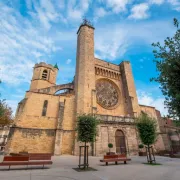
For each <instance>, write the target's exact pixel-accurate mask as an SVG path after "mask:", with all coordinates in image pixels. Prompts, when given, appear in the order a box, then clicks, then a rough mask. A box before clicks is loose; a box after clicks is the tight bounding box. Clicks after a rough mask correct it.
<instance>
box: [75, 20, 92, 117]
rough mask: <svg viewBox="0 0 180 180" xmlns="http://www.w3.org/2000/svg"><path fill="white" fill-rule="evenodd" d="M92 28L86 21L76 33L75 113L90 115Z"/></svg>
mask: <svg viewBox="0 0 180 180" xmlns="http://www.w3.org/2000/svg"><path fill="white" fill-rule="evenodd" d="M94 61H95V60H94V27H93V26H92V25H91V24H90V22H88V21H87V20H86V19H85V20H84V21H83V23H82V24H81V25H80V27H79V29H78V31H77V53H76V76H75V93H76V108H77V109H76V112H77V114H79V113H92V108H93V105H92V93H93V91H94V90H95V67H94V66H95V62H94Z"/></svg>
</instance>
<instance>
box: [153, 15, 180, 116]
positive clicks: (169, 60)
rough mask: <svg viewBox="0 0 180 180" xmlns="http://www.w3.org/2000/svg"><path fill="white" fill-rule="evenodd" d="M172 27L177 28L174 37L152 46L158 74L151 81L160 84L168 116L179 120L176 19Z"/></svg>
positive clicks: (179, 41)
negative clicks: (162, 43)
mask: <svg viewBox="0 0 180 180" xmlns="http://www.w3.org/2000/svg"><path fill="white" fill-rule="evenodd" d="M174 26H175V27H176V28H177V30H176V32H175V35H174V36H173V37H172V38H171V37H167V38H166V39H165V40H164V45H161V44H160V43H159V42H157V43H153V44H152V46H153V47H155V50H154V51H153V53H154V56H155V60H154V62H155V63H156V69H157V71H158V72H159V73H158V76H157V77H155V78H152V79H151V80H154V81H156V82H159V83H160V85H161V87H160V88H161V91H162V93H163V95H164V96H165V105H166V106H167V108H168V111H169V114H170V116H171V117H174V118H177V119H180V29H179V22H178V20H177V19H174Z"/></svg>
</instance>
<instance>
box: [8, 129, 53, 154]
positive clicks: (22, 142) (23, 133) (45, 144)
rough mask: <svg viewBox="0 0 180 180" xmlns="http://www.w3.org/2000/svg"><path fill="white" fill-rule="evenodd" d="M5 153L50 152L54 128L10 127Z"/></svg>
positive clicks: (51, 150) (51, 151)
mask: <svg viewBox="0 0 180 180" xmlns="http://www.w3.org/2000/svg"><path fill="white" fill-rule="evenodd" d="M8 139H9V140H8V144H7V146H6V153H11V152H14V153H18V152H20V151H26V152H29V153H52V154H53V149H54V140H55V130H52V129H29V128H27V129H24V128H16V127H14V128H11V130H10V134H9V138H8Z"/></svg>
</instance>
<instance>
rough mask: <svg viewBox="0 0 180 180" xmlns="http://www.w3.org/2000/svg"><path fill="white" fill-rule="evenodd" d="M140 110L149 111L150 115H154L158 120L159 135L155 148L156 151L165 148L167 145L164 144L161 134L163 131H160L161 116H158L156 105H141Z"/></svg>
mask: <svg viewBox="0 0 180 180" xmlns="http://www.w3.org/2000/svg"><path fill="white" fill-rule="evenodd" d="M140 110H141V111H143V112H145V113H147V114H148V115H149V116H150V117H152V118H154V119H155V120H156V122H157V132H158V137H157V141H156V143H155V144H154V146H155V150H156V151H160V150H164V149H165V145H164V141H163V137H162V135H161V134H160V133H161V132H160V124H159V122H160V120H159V119H158V118H159V117H158V116H157V112H156V109H155V107H152V106H145V105H140Z"/></svg>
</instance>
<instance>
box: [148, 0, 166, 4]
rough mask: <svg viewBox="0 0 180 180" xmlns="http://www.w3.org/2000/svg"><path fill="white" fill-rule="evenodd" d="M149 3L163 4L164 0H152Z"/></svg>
mask: <svg viewBox="0 0 180 180" xmlns="http://www.w3.org/2000/svg"><path fill="white" fill-rule="evenodd" d="M149 3H150V4H157V5H161V4H163V3H164V0H150V1H149Z"/></svg>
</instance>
